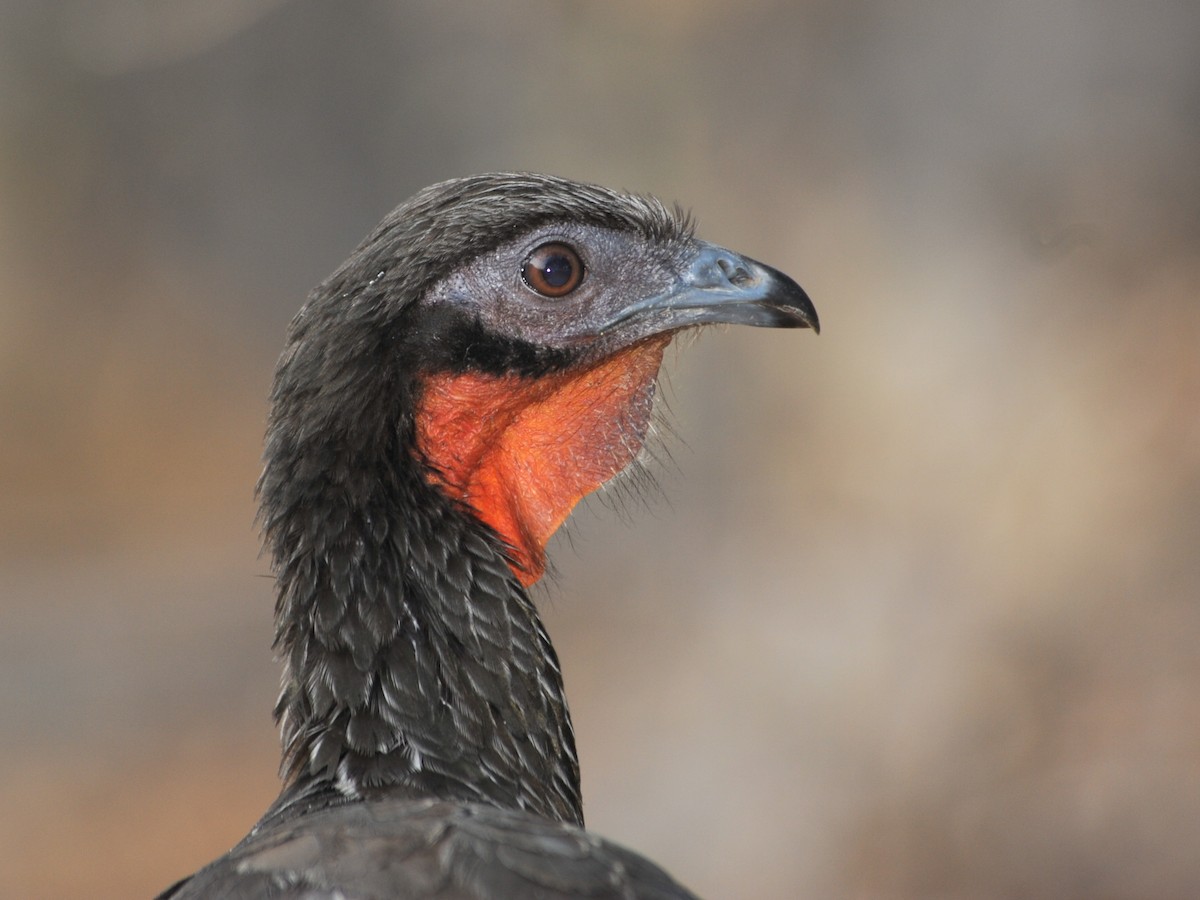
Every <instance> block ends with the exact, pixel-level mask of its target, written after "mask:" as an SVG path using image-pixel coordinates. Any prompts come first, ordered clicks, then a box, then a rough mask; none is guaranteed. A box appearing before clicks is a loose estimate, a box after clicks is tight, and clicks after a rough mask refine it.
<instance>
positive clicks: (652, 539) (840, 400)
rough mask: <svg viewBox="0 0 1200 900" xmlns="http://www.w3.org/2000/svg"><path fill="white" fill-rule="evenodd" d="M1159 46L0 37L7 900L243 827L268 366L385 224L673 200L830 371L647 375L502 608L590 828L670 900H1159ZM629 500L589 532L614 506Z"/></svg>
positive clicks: (1173, 561)
mask: <svg viewBox="0 0 1200 900" xmlns="http://www.w3.org/2000/svg"><path fill="white" fill-rule="evenodd" d="M1198 47H1200V5H1197V4H1195V3H1189V2H1178V3H1171V2H1162V3H1144V4H1139V3H1121V2H1117V0H1109V2H1105V0H1096V2H1067V0H1049V2H1045V3H1017V2H999V3H996V2H992V3H976V2H969V3H960V4H896V3H892V2H887V0H875V2H866V0H859V2H849V3H846V2H833V0H805V2H794V0H793V2H776V3H771V2H766V0H741V2H739V3H737V4H733V3H717V2H714V0H710V2H696V3H688V2H684V0H657V2H645V0H643V2H636V3H634V2H628V3H626V2H619V3H605V4H599V3H596V4H587V5H585V4H582V3H567V2H558V3H551V2H514V3H506V4H458V3H435V2H421V3H380V2H362V0H353V2H345V0H343V2H339V3H336V4H335V3H322V2H318V0H304V2H300V0H296V2H283V0H256V2H247V0H238V2H234V0H220V2H217V0H176V2H170V3H163V2H158V3H155V2H149V0H141V2H135V0H122V2H116V0H108V2H84V0H63V2H56V3H46V2H44V0H8V2H7V3H5V4H3V5H2V6H0V497H2V499H0V623H2V624H0V897H4V898H8V897H13V898H22V897H39V898H43V897H44V898H55V897H89V898H93V897H94V898H124V897H139V896H141V897H145V896H148V895H150V894H152V893H154V892H155V891H157V890H159V889H161V888H163V887H165V886H166V885H167V884H168V883H169V882H170V881H172V880H173V879H175V878H177V877H179V876H181V875H183V874H185V873H187V872H189V871H191V870H192V869H194V868H195V867H197V866H198V865H200V864H201V863H203V862H205V861H207V860H208V859H209V858H211V857H213V856H214V855H216V854H218V853H220V852H222V851H223V850H224V849H226V848H227V847H228V846H229V845H230V844H232V843H233V842H234V841H236V840H237V839H238V838H240V837H241V835H242V834H243V833H244V832H245V830H246V829H247V827H248V826H249V825H250V824H251V823H252V822H253V821H254V820H255V818H256V817H257V815H258V814H259V813H260V812H261V811H262V809H263V808H264V807H265V806H266V804H267V803H268V802H269V801H270V800H271V799H272V797H273V796H274V793H275V790H276V780H275V774H274V772H275V764H276V736H275V730H274V726H273V724H272V722H271V718H270V708H271V704H272V702H273V699H274V693H275V688H276V684H277V677H278V675H277V669H276V667H275V665H274V663H273V661H272V659H271V651H270V646H269V645H270V639H271V604H272V591H271V582H270V580H269V578H268V577H267V575H268V571H267V566H266V564H265V563H264V562H263V561H262V560H259V559H258V558H257V555H256V554H257V536H256V533H255V529H254V527H253V522H252V519H253V513H254V509H253V501H252V487H253V483H254V480H255V477H256V474H257V469H258V453H259V444H260V440H261V432H262V426H263V420H264V416H265V411H266V405H265V395H266V392H267V389H268V384H269V379H270V374H271V370H272V366H273V364H274V359H275V356H276V355H277V353H278V351H279V348H280V346H281V344H282V336H283V330H284V327H285V325H286V322H287V321H288V319H289V318H290V316H291V315H292V314H293V312H294V311H295V310H296V309H297V308H298V306H299V305H300V303H301V302H302V300H303V298H304V295H305V293H306V292H307V290H308V289H309V287H310V286H312V285H313V284H315V283H316V282H317V281H319V280H320V279H321V278H323V277H324V276H325V275H326V274H327V273H328V272H329V271H331V270H332V269H333V267H334V266H336V265H337V264H338V263H339V262H340V261H341V260H342V259H343V258H344V256H345V255H346V254H347V253H348V252H349V250H350V249H351V248H352V247H353V246H354V244H355V243H357V241H358V239H359V238H360V237H362V236H363V235H364V234H365V233H366V232H367V230H368V229H370V228H371V227H372V226H373V225H374V224H375V222H376V221H377V220H378V219H379V218H380V217H381V216H382V215H383V214H384V213H385V212H386V211H387V210H388V209H390V208H391V207H392V206H393V205H395V204H396V203H397V202H399V201H400V200H401V199H403V198H404V197H406V196H408V195H409V194H411V193H412V192H413V191H414V190H416V189H417V188H419V187H421V186H423V185H425V184H428V183H430V182H433V181H436V180H440V179H443V178H447V177H451V176H455V175H461V174H465V173H469V172H477V171H485V170H492V169H501V168H521V169H534V170H545V171H550V172H554V173H558V174H562V175H567V176H571V177H575V178H580V179H585V180H591V181H598V182H602V183H605V184H609V185H611V186H615V187H623V188H629V189H634V190H639V191H647V192H653V193H656V194H659V195H660V196H663V197H664V198H665V199H668V200H679V201H681V202H683V203H685V204H686V205H689V206H691V207H692V208H693V209H694V211H695V212H696V213H697V215H698V217H699V220H700V232H701V234H702V235H703V236H704V237H706V238H708V239H711V240H714V241H718V242H720V243H723V244H726V245H728V246H731V247H735V248H737V249H741V250H744V251H746V252H748V253H750V254H751V255H753V256H755V257H758V258H761V259H764V260H766V261H769V262H771V263H773V264H775V265H777V266H779V267H781V268H783V269H785V270H786V271H788V272H790V273H792V274H794V275H795V276H796V277H797V278H798V280H799V281H800V282H801V283H802V284H804V285H805V286H806V287H807V288H808V290H809V292H810V293H811V295H812V296H813V298H814V299H815V301H816V303H817V306H818V308H819V310H820V312H821V318H822V322H823V324H824V326H825V333H824V334H823V335H822V336H821V337H820V338H814V337H813V336H812V335H810V334H797V333H770V332H762V331H751V330H731V331H726V332H724V333H713V334H708V335H706V336H703V337H701V338H700V340H699V341H697V342H696V343H695V344H694V345H693V346H690V347H688V348H687V352H686V353H682V354H680V355H679V357H678V358H677V359H675V360H674V361H673V364H672V375H671V378H670V390H669V392H668V393H669V394H670V398H671V404H670V405H671V409H672V421H673V423H674V427H675V430H676V431H678V433H679V435H678V437H674V438H671V437H668V438H667V446H668V447H669V448H670V450H671V455H672V456H673V459H674V463H673V465H667V466H665V467H663V468H662V470H661V473H660V478H659V481H660V484H661V486H662V488H663V492H662V493H663V494H664V495H665V497H666V499H665V500H664V499H660V500H657V501H653V502H651V503H650V504H649V507H648V508H647V509H642V508H640V507H639V504H633V505H632V506H631V505H629V504H625V505H624V506H623V509H618V510H617V512H616V513H614V512H613V511H611V510H609V509H608V508H607V506H609V505H612V504H606V503H604V502H603V501H601V502H595V501H593V502H592V503H591V504H590V506H589V507H588V508H587V509H584V510H582V511H581V512H580V513H578V514H577V515H576V516H575V520H574V525H573V528H572V531H571V535H570V538H571V539H570V541H566V540H560V541H559V542H558V543H557V551H558V552H557V563H558V569H559V578H558V580H557V583H556V584H554V585H551V586H550V588H549V589H548V590H546V591H544V592H543V595H542V599H543V600H544V601H545V602H544V603H543V608H544V610H545V614H546V617H547V623H548V627H549V629H550V631H551V633H552V634H553V636H554V638H555V639H556V641H557V644H558V647H559V650H560V653H561V655H562V657H563V660H564V665H565V669H566V676H567V686H568V690H569V691H570V695H571V699H572V706H573V710H574V714H575V721H576V726H577V731H578V737H579V742H580V750H581V756H582V763H583V769H584V790H585V798H586V803H587V807H586V808H587V813H588V821H589V825H590V826H591V827H592V828H593V829H595V830H597V831H599V832H600V833H602V834H605V835H607V836H609V837H611V838H614V839H617V840H619V841H621V842H623V843H625V844H628V845H630V846H633V847H636V848H637V849H639V850H641V851H642V852H644V853H646V854H647V855H649V856H651V857H653V858H655V859H656V860H658V861H659V862H661V863H662V864H664V865H665V866H666V867H668V868H669V869H670V870H671V871H672V872H673V873H675V874H676V875H677V876H678V877H679V878H680V879H681V880H682V881H684V882H685V883H687V884H688V885H690V886H691V887H692V888H693V889H695V890H697V891H698V892H700V893H701V894H704V895H708V896H712V897H729V898H732V897H762V898H791V897H798V896H808V897H862V898H867V897H871V898H893V897H894V898H921V897H967V898H977V897H978V898H985V897H1016V896H1021V897H1046V898H1065V897H1079V898H1124V897H1128V898H1158V897H1162V898H1170V897H1179V898H1184V897H1196V896H1200V692H1198V691H1197V685H1198V684H1200V552H1198V545H1200V252H1198V251H1200V62H1198V60H1200V53H1198V49H1197V48H1198ZM616 505H617V506H618V507H621V504H620V503H617V504H616Z"/></svg>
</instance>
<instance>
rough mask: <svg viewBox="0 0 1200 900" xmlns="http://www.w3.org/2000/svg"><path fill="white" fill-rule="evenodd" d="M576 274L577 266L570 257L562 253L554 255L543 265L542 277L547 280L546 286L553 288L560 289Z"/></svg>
mask: <svg viewBox="0 0 1200 900" xmlns="http://www.w3.org/2000/svg"><path fill="white" fill-rule="evenodd" d="M574 272H575V266H574V265H573V264H572V262H571V259H570V257H567V256H564V255H563V254H561V253H556V254H554V255H553V256H551V257H550V258H549V259H547V260H546V261H545V262H544V263H542V277H543V278H545V279H546V284H548V285H549V286H550V287H553V288H560V287H562V286H563V285H565V284H567V283H568V282H569V281H570V280H571V277H572V275H573V274H574Z"/></svg>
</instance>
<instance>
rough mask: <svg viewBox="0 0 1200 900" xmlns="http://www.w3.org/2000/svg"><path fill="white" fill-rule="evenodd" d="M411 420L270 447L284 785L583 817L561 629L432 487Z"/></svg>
mask: <svg viewBox="0 0 1200 900" xmlns="http://www.w3.org/2000/svg"><path fill="white" fill-rule="evenodd" d="M404 430H405V429H404V428H403V426H402V425H401V426H399V427H397V428H394V429H392V430H391V432H390V433H391V437H390V438H387V439H379V440H372V441H369V442H367V444H368V445H369V446H371V447H372V448H373V449H372V450H371V451H370V452H366V451H362V450H361V449H360V451H359V452H358V453H357V454H353V453H350V452H349V451H348V450H347V449H346V443H345V440H344V433H343V434H342V435H341V437H340V438H339V437H338V435H337V434H336V433H334V434H329V432H328V431H326V432H319V431H316V430H310V431H299V430H298V431H297V432H296V433H295V434H284V435H280V434H277V435H276V439H275V440H273V441H269V444H268V457H267V459H268V461H267V467H266V469H265V471H264V476H263V480H262V482H260V492H261V494H262V500H263V519H264V526H265V531H266V535H267V542H268V546H269V547H270V549H271V552H272V555H273V557H274V564H275V569H276V575H277V580H278V599H277V604H276V648H277V650H278V652H279V653H280V655H281V657H282V659H283V663H284V676H283V687H282V690H281V693H280V697H279V702H278V705H277V707H276V717H277V719H278V720H279V722H280V727H281V732H282V743H283V762H282V774H283V777H284V782H285V787H284V796H286V795H288V793H289V791H292V792H306V793H307V792H311V790H312V789H313V787H314V785H317V786H318V787H319V785H320V784H326V785H328V786H332V787H333V788H336V790H337V791H338V792H339V793H340V794H341V795H342V796H345V797H350V798H356V799H357V798H368V799H369V798H373V797H379V796H389V795H397V794H399V795H407V796H432V797H438V798H443V799H456V800H471V801H482V802H487V803H492V804H494V805H498V806H503V807H508V808H521V809H528V810H530V811H533V812H536V813H539V814H541V815H545V816H548V817H551V818H554V819H558V820H562V821H567V822H574V823H582V808H581V800H580V789H579V767H578V761H577V758H576V755H575V746H574V735H573V732H572V727H571V720H570V715H569V713H568V710H567V705H566V699H565V695H564V691H563V683H562V675H561V672H560V670H559V665H558V660H557V657H556V655H555V652H554V648H553V646H552V645H551V643H550V639H549V637H548V635H547V634H546V631H545V629H544V628H543V626H542V623H541V621H540V619H539V617H538V614H537V611H536V609H535V608H534V605H533V603H532V602H531V601H530V599H529V597H528V595H527V593H526V591H525V589H524V587H523V586H522V585H521V584H520V583H519V582H518V580H517V578H516V576H515V575H514V573H513V571H512V569H511V568H510V566H509V563H508V560H507V558H506V556H505V554H504V552H503V550H502V547H501V546H500V543H499V541H498V540H497V538H496V537H495V535H494V534H493V533H492V532H491V531H490V530H489V529H488V528H487V527H485V526H483V525H482V524H480V523H479V522H478V521H477V520H475V519H474V518H473V517H472V516H471V515H470V514H469V513H468V512H467V510H466V509H465V508H464V507H463V506H462V505H461V504H460V503H458V502H457V501H455V500H452V499H451V498H449V497H448V496H446V494H445V493H443V492H442V491H441V490H439V489H438V488H437V487H435V486H433V485H432V484H431V483H430V481H429V479H428V478H427V477H426V475H425V474H424V473H423V472H421V471H420V464H419V463H418V462H417V460H416V459H415V458H414V457H413V455H412V453H411V451H410V450H409V449H408V447H407V444H408V443H409V441H408V440H407V439H406V438H405V437H404V436H403V432H404ZM335 431H336V430H335ZM381 434H382V432H381ZM322 435H325V436H324V437H323V436H322ZM323 442H328V443H327V445H326V446H322V443H323ZM314 461H320V462H319V464H314ZM284 796H281V801H282V800H283V799H284Z"/></svg>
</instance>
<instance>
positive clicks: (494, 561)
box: [161, 174, 818, 900]
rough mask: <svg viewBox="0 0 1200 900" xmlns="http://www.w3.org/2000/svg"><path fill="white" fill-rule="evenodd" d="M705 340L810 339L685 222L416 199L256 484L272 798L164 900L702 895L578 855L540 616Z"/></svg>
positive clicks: (547, 186)
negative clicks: (277, 789) (718, 328)
mask: <svg viewBox="0 0 1200 900" xmlns="http://www.w3.org/2000/svg"><path fill="white" fill-rule="evenodd" d="M708 323H736V324H743V325H759V326H765V327H772V328H812V329H813V330H814V331H815V330H816V329H817V328H818V322H817V314H816V311H815V309H814V308H813V305H812V303H811V302H810V301H809V299H808V297H807V296H806V295H805V293H804V291H803V290H802V289H801V288H800V287H799V286H798V285H797V284H796V283H795V282H794V281H793V280H792V279H790V278H788V277H787V276H786V275H783V274H782V273H780V272H778V271H776V270H774V269H772V268H769V267H768V266H765V265H763V264H761V263H758V262H755V261H754V260H752V259H749V258H747V257H745V256H741V255H739V254H736V253H733V252H730V251H729V250H725V249H722V248H721V247H718V246H715V245H713V244H709V243H706V242H704V241H701V240H699V239H697V238H696V237H695V236H694V234H693V229H692V226H691V224H690V221H689V219H688V217H687V216H686V215H684V214H683V213H682V212H681V211H680V210H679V209H678V208H675V209H668V208H667V207H666V206H664V205H663V204H662V203H660V202H658V201H657V200H654V199H652V198H647V197H640V196H634V195H629V194H623V193H618V192H615V191H611V190H607V189H605V188H601V187H596V186H593V185H585V184H579V183H576V182H573V181H567V180H565V179H561V178H555V177H549V176H543V175H531V174H491V175H479V176H473V177H468V178H462V179H458V180H454V181H447V182H443V183H441V184H436V185H433V186H432V187H429V188H426V189H425V190H423V191H421V192H420V193H418V194H417V195H416V196H414V197H413V198H412V199H410V200H409V201H408V202H406V203H404V204H402V205H401V206H399V207H398V208H397V209H396V210H395V211H393V212H392V213H391V214H390V215H388V216H387V218H385V219H384V220H383V222H381V223H380V224H379V226H378V227H377V228H376V229H375V230H374V231H373V232H372V233H371V234H370V235H369V236H368V237H367V238H366V240H365V241H364V242H363V243H362V244H361V245H360V246H359V247H358V248H357V249H356V250H355V251H354V252H353V254H352V255H351V256H350V258H349V259H348V260H347V261H346V262H345V263H344V264H343V265H342V266H341V267H340V268H339V269H338V270H337V271H336V272H334V274H333V275H332V276H330V277H329V278H328V279H327V280H326V281H325V282H324V283H322V284H321V285H319V286H318V287H317V288H316V289H315V290H314V291H313V292H312V294H311V295H310V296H309V299H308V302H307V304H306V305H305V306H304V307H303V308H302V309H301V310H300V312H299V313H298V314H297V315H296V317H295V319H294V320H293V321H292V323H291V326H290V328H289V330H288V335H287V345H286V348H285V349H284V351H283V355H282V357H281V358H280V360H279V364H278V367H277V369H276V373H275V381H274V386H273V388H272V391H271V412H270V417H269V421H268V427H267V437H266V445H265V450H264V453H263V458H264V468H263V474H262V477H261V479H260V480H259V483H258V497H259V501H260V519H261V524H262V528H263V534H264V543H265V546H266V548H267V550H268V551H269V553H270V557H271V560H272V563H273V570H274V572H275V577H276V587H277V595H276V604H275V629H276V630H275V648H276V650H277V652H278V655H279V657H280V658H281V660H282V663H283V678H282V689H281V691H280V695H279V701H278V703H277V705H276V707H275V716H276V718H277V720H278V722H279V726H280V730H281V735H282V736H281V740H282V763H281V769H280V771H281V775H282V780H283V787H282V791H281V793H280V795H279V797H278V799H276V800H275V802H274V803H273V804H272V805H271V807H270V808H269V809H268V810H267V811H266V813H265V814H264V815H263V817H262V819H261V820H259V822H258V824H256V825H255V826H254V828H253V829H252V830H251V831H250V833H249V834H248V835H247V836H246V837H245V838H244V839H243V840H242V841H241V843H239V844H238V845H237V846H236V847H234V848H233V849H232V850H230V851H229V852H228V853H226V854H225V855H224V856H222V857H221V858H219V859H217V860H216V861H215V862H213V863H211V864H210V865H208V866H206V867H205V868H203V869H201V870H200V871H198V872H196V873H195V874H194V875H191V876H190V877H188V878H185V879H183V880H182V881H180V882H178V883H177V884H175V885H174V886H172V887H171V888H169V889H167V891H166V892H165V893H164V894H162V895H161V896H162V897H164V898H172V900H184V898H193V897H220V898H251V897H253V898H259V897H279V898H329V900H332V898H346V900H382V898H399V897H438V898H477V900H484V898H516V897H542V898H568V897H590V898H618V897H620V898H667V897H690V896H692V895H691V894H690V893H689V892H688V891H687V890H686V889H685V888H683V887H682V886H680V885H679V884H678V883H677V882H675V881H674V880H673V879H672V878H671V877H670V876H669V875H667V874H666V873H665V872H664V871H663V870H662V869H660V868H659V867H657V866H656V865H654V864H653V863H651V862H649V861H647V860H646V859H644V858H642V857H641V856H638V855H637V854H635V853H633V852H631V851H629V850H626V849H624V848H622V847H619V846H617V845H615V844H613V843H610V842H608V841H606V840H603V839H601V838H599V837H596V836H594V835H593V834H591V833H589V832H587V831H585V830H584V829H583V810H582V801H581V798H580V788H579V764H578V760H577V757H576V755H575V743H574V736H573V734H572V729H571V718H570V715H569V714H568V712H567V703H566V698H565V696H564V692H563V679H562V673H561V671H560V669H559V664H558V659H557V657H556V656H555V652H554V647H553V646H552V645H551V643H550V638H549V636H548V635H547V633H546V630H545V628H544V627H543V625H542V623H541V620H540V619H539V617H538V613H537V610H536V609H535V607H534V604H533V603H532V602H531V600H530V597H529V593H528V589H529V587H530V586H531V585H532V584H533V583H534V582H536V581H537V580H538V578H539V577H540V576H541V575H542V573H543V571H544V569H545V566H546V554H545V547H546V542H547V541H548V540H549V538H550V536H551V535H552V534H553V533H554V531H555V529H557V528H558V526H559V525H561V524H562V522H563V520H564V519H565V518H566V517H567V515H568V514H569V513H570V511H571V509H572V507H574V505H575V504H576V503H577V502H578V501H579V500H580V499H581V498H583V497H584V496H585V495H587V494H588V493H590V492H591V491H593V490H595V489H596V488H598V487H599V486H600V485H602V484H604V483H605V482H606V481H608V480H609V479H611V478H612V477H613V476H615V475H617V474H618V473H619V472H621V471H622V470H624V469H625V468H626V467H628V466H629V465H630V464H631V463H632V462H633V461H634V459H635V457H637V455H638V454H639V453H640V452H641V449H642V446H643V442H644V440H645V438H646V435H647V431H648V429H649V427H650V422H651V414H652V412H653V401H654V393H655V385H656V381H657V377H658V372H659V367H660V365H661V363H662V358H663V351H664V350H665V349H666V347H667V345H668V344H669V343H670V341H671V339H672V338H673V337H674V336H675V335H676V334H678V333H679V332H680V331H681V330H684V329H689V328H693V327H695V326H698V325H704V324H708Z"/></svg>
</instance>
